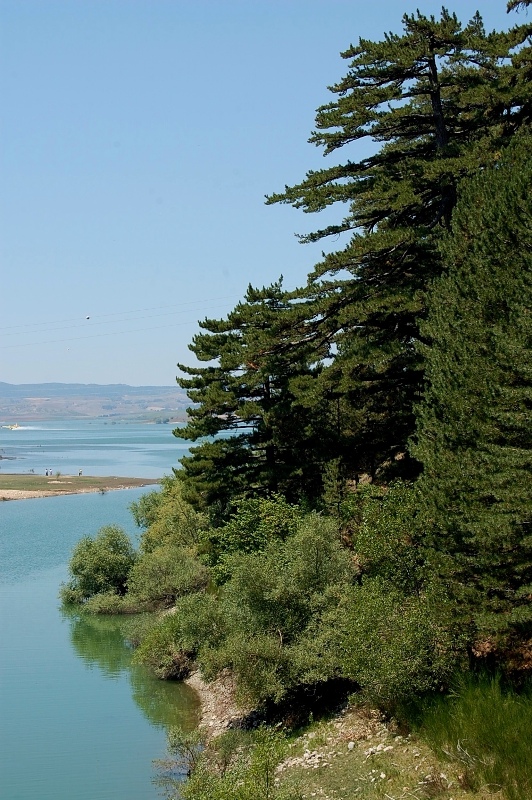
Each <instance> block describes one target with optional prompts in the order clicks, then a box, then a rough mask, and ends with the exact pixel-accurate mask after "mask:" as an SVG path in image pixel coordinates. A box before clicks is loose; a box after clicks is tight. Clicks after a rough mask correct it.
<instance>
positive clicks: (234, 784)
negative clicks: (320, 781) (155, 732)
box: [167, 729, 301, 800]
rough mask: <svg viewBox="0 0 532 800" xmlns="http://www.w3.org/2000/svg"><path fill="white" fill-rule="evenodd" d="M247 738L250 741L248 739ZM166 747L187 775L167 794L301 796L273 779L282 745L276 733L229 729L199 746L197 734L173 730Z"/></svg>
mask: <svg viewBox="0 0 532 800" xmlns="http://www.w3.org/2000/svg"><path fill="white" fill-rule="evenodd" d="M250 739H251V741H249V740H250ZM170 751H171V753H172V754H173V755H174V757H176V758H177V763H178V764H180V765H181V768H183V764H184V765H185V766H187V767H188V772H189V773H190V777H189V779H188V780H187V781H185V783H181V784H179V785H178V786H176V787H175V792H172V793H169V794H168V795H167V797H168V798H176V797H179V798H181V800H301V794H300V793H299V792H298V791H297V790H295V789H291V790H286V789H284V788H281V787H279V786H278V784H277V783H276V781H275V777H276V776H275V770H276V767H277V765H278V764H279V762H280V761H281V759H282V757H283V755H284V753H285V751H286V745H285V742H284V740H283V738H282V737H281V736H280V735H279V734H275V733H273V732H271V731H266V730H262V729H260V730H258V731H256V732H255V733H254V734H252V735H251V736H245V735H243V734H242V733H241V732H233V731H231V732H229V733H227V734H225V735H224V736H222V737H221V740H220V741H217V742H216V743H215V744H213V745H212V744H211V745H209V746H208V747H204V746H203V747H202V744H201V742H198V738H197V736H194V735H192V736H191V735H187V734H183V733H181V732H175V731H174V732H173V734H171V736H170Z"/></svg>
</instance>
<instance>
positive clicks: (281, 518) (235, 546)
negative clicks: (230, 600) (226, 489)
mask: <svg viewBox="0 0 532 800" xmlns="http://www.w3.org/2000/svg"><path fill="white" fill-rule="evenodd" d="M300 518H301V511H300V509H299V508H298V506H294V505H291V504H290V503H287V501H286V500H285V499H284V497H282V496H281V495H274V496H273V497H271V498H263V497H258V498H251V499H247V500H241V501H239V502H238V503H237V504H236V511H235V513H234V514H233V515H232V517H231V519H230V521H229V522H228V523H227V524H226V525H224V526H223V527H222V528H218V529H216V530H215V531H213V532H212V533H211V534H210V536H209V540H210V545H211V553H210V562H211V564H212V565H213V567H214V575H215V577H216V579H217V580H218V582H219V583H223V582H224V581H225V580H227V579H228V578H229V576H230V574H231V567H230V556H231V555H232V554H233V553H261V552H263V551H264V550H265V549H266V548H267V546H268V545H269V544H270V542H273V541H275V540H281V541H282V540H284V539H286V537H287V536H291V535H292V534H294V533H295V532H296V530H297V525H298V522H299V520H300Z"/></svg>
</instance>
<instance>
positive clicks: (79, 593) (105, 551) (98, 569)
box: [61, 525, 135, 604]
mask: <svg viewBox="0 0 532 800" xmlns="http://www.w3.org/2000/svg"><path fill="white" fill-rule="evenodd" d="M134 562H135V551H134V549H133V545H132V544H131V541H130V540H129V537H128V535H127V534H126V533H125V532H124V531H123V530H122V529H121V528H119V527H118V526H116V525H106V526H104V527H103V528H100V530H99V531H98V533H97V534H96V536H95V537H94V538H92V537H90V536H85V537H84V538H83V539H81V540H80V541H79V542H78V544H77V545H76V547H75V548H74V552H73V553H72V558H71V559H70V562H69V565H68V569H69V573H70V576H71V578H70V581H69V582H68V583H67V584H65V585H63V586H62V587H61V599H62V600H63V602H65V603H79V604H83V603H85V602H86V601H87V600H88V599H89V598H90V597H92V596H93V595H97V594H106V593H110V594H114V595H123V594H125V592H126V584H127V579H128V576H129V571H130V569H131V567H132V566H133V564H134Z"/></svg>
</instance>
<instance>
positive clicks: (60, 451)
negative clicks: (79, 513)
mask: <svg viewBox="0 0 532 800" xmlns="http://www.w3.org/2000/svg"><path fill="white" fill-rule="evenodd" d="M173 429H174V426H173V425H164V424H163V425H156V424H148V423H139V422H108V421H105V420H99V419H98V420H85V419H83V420H74V421H72V420H68V421H67V422H39V423H35V425H21V427H20V428H17V429H16V430H8V429H7V428H0V456H2V458H1V459H0V470H1V471H2V472H9V473H12V472H32V471H33V472H35V473H36V474H41V475H44V474H45V471H46V470H47V469H51V470H52V472H53V473H54V474H55V473H56V472H62V473H63V475H77V473H78V470H80V469H81V470H83V474H84V475H117V476H120V477H132V478H160V477H161V476H162V475H165V474H168V473H170V472H171V468H172V467H177V466H178V461H179V459H180V458H181V457H182V456H183V455H186V453H187V452H188V448H187V445H186V444H185V443H184V442H182V440H180V439H176V437H175V436H174V435H173V434H172V430H173Z"/></svg>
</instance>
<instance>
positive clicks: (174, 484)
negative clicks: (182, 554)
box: [130, 476, 207, 553]
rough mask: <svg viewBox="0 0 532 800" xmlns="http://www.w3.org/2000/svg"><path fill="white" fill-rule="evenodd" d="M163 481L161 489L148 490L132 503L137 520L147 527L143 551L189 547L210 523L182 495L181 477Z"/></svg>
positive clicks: (199, 537) (140, 524)
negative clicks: (168, 547)
mask: <svg viewBox="0 0 532 800" xmlns="http://www.w3.org/2000/svg"><path fill="white" fill-rule="evenodd" d="M161 485H162V488H161V491H156V492H149V493H147V494H145V495H143V496H142V497H141V498H140V500H138V501H137V502H136V503H132V504H131V505H130V510H131V513H132V514H133V517H134V519H135V522H136V523H137V525H138V526H139V527H141V528H145V531H144V533H143V534H142V537H141V541H140V550H141V553H149V552H151V551H152V550H154V549H155V548H156V547H160V546H162V545H175V546H180V547H190V546H191V545H193V544H197V543H198V542H199V541H200V539H201V538H202V532H203V531H204V530H205V528H206V526H207V521H206V517H205V516H204V515H203V514H199V513H198V512H196V511H194V509H193V508H192V506H191V505H189V503H187V502H186V501H185V500H184V499H183V495H182V491H181V481H180V480H179V478H178V477H176V476H173V477H168V476H167V477H165V478H163V480H162V482H161Z"/></svg>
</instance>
